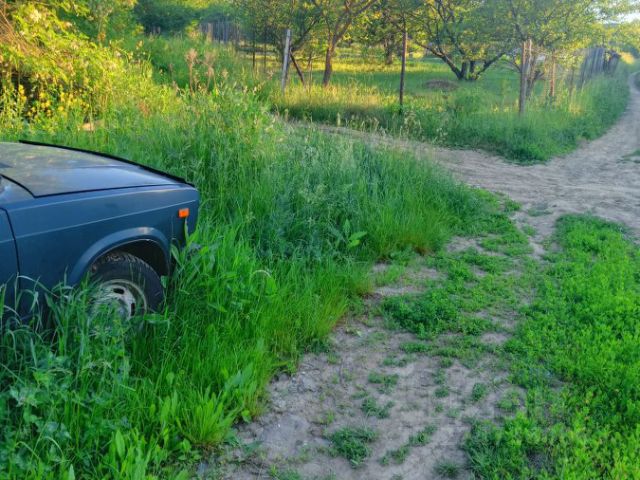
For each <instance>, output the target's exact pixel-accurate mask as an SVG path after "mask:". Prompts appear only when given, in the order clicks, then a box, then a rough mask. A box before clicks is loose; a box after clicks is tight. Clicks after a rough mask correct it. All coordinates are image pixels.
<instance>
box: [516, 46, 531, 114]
mask: <svg viewBox="0 0 640 480" xmlns="http://www.w3.org/2000/svg"><path fill="white" fill-rule="evenodd" d="M530 56H531V40H525V41H523V42H522V58H521V59H520V97H519V98H518V113H519V114H520V115H524V112H525V110H526V102H527V83H528V81H529V80H528V76H529V75H528V74H529V60H530V58H529V57H530Z"/></svg>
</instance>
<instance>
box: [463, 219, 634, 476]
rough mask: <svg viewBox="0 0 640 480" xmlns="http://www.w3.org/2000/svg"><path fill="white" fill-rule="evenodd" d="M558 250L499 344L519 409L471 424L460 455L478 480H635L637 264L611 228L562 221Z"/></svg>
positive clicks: (628, 246)
mask: <svg viewBox="0 0 640 480" xmlns="http://www.w3.org/2000/svg"><path fill="white" fill-rule="evenodd" d="M556 239H557V241H558V243H559V246H560V248H561V250H560V251H559V252H557V253H554V254H553V255H552V256H551V257H550V265H549V266H548V267H547V268H546V269H545V271H544V272H543V274H542V275H541V277H540V279H539V281H538V282H537V290H538V293H537V296H536V299H535V301H534V303H533V304H532V306H531V307H530V308H529V309H528V311H527V313H526V317H525V321H524V323H523V324H522V326H521V328H520V329H519V331H518V333H517V335H516V336H515V338H514V339H513V340H512V341H510V343H509V344H507V346H506V348H507V354H508V358H509V360H510V362H511V363H512V365H513V373H514V379H515V380H516V381H517V382H518V383H519V384H521V385H522V386H524V387H526V388H527V391H528V400H527V405H526V410H525V411H524V412H521V413H519V414H518V415H516V416H515V418H512V419H509V420H507V421H506V422H505V424H504V425H503V426H501V427H496V426H493V425H490V424H478V425H476V426H475V427H474V429H473V432H472V435H471V437H470V439H469V441H468V443H467V449H468V452H469V455H470V458H471V461H472V463H473V467H474V469H475V471H476V473H477V474H478V475H479V476H481V477H483V478H549V477H554V478H555V477H560V478H575V479H590V478H636V477H638V476H639V475H640V467H639V465H640V449H639V447H638V446H639V445H640V441H639V440H640V438H639V435H640V433H639V431H638V428H637V425H638V424H639V420H640V417H639V412H640V392H639V390H638V382H637V379H638V372H639V369H640V348H639V347H638V345H639V343H638V338H639V335H640V330H639V328H640V326H639V324H638V321H637V320H638V312H639V311H640V281H639V278H640V257H639V256H638V247H637V245H636V244H634V243H633V242H632V241H631V240H629V239H628V238H626V236H625V234H624V232H623V230H622V229H621V228H620V227H619V226H617V225H613V224H608V223H605V222H603V221H601V220H597V219H594V218H588V217H567V218H564V219H563V220H562V221H561V222H560V223H559V227H558V233H557V236H556Z"/></svg>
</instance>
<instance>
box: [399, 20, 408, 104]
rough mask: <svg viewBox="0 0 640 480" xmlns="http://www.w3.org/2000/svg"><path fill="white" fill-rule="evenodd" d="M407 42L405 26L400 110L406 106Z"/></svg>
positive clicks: (405, 28)
mask: <svg viewBox="0 0 640 480" xmlns="http://www.w3.org/2000/svg"><path fill="white" fill-rule="evenodd" d="M407 41H408V33H407V27H406V25H405V27H404V31H403V32H402V68H401V69H400V108H402V105H404V77H405V73H406V71H407Z"/></svg>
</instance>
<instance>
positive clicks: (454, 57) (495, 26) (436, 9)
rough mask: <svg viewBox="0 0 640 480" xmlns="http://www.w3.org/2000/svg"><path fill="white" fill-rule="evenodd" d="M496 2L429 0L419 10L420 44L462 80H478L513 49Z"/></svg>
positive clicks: (480, 0) (482, 0) (481, 0)
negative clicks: (500, 19) (500, 18)
mask: <svg viewBox="0 0 640 480" xmlns="http://www.w3.org/2000/svg"><path fill="white" fill-rule="evenodd" d="M495 5H496V2H487V1H484V0H426V1H424V2H423V5H422V7H421V8H420V10H419V11H418V16H419V19H420V22H421V32H420V33H421V34H420V35H419V36H418V37H417V38H418V39H419V42H418V43H419V44H420V45H421V46H422V47H423V48H425V49H426V50H428V51H429V52H430V53H432V54H433V55H435V56H436V57H437V58H439V59H440V60H442V61H443V62H444V63H446V64H447V65H448V67H449V68H450V69H451V71H452V72H453V73H454V74H455V76H456V77H457V78H458V80H469V81H473V80H477V79H478V78H479V77H480V75H482V74H483V73H484V72H485V71H486V70H487V69H488V68H489V67H491V66H492V65H493V64H494V63H495V62H497V61H498V60H499V59H500V58H501V57H502V56H503V55H504V54H505V53H506V52H507V51H508V48H509V44H510V42H509V38H508V32H507V30H506V29H505V28H504V27H503V25H502V23H501V22H497V21H496V18H499V12H498V9H497V8H496V6H495Z"/></svg>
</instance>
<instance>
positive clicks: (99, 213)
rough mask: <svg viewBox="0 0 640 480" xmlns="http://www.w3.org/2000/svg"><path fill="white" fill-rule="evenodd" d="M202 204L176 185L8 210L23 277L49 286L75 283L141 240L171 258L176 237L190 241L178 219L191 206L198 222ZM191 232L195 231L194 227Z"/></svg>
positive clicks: (76, 196)
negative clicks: (122, 248)
mask: <svg viewBox="0 0 640 480" xmlns="http://www.w3.org/2000/svg"><path fill="white" fill-rule="evenodd" d="M197 202H198V197H197V194H196V192H195V190H194V189H193V188H191V187H181V186H178V185H173V186H171V187H165V188H157V187H144V188H138V189H122V190H117V191H115V190H114V191H107V192H92V193H91V194H87V193H83V194H73V195H64V196H56V197H51V198H45V199H35V200H33V201H31V202H26V203H23V204H14V205H11V206H9V207H8V212H9V217H10V219H11V223H12V225H13V231H14V234H15V241H16V245H17V250H18V257H19V258H20V275H21V277H22V278H24V279H32V280H33V281H37V282H39V283H42V284H43V285H44V286H47V287H49V286H53V285H54V284H55V283H57V282H59V281H60V280H61V279H63V278H64V277H65V275H66V281H67V282H68V283H69V284H72V285H73V284H75V283H77V282H78V281H80V279H81V278H82V275H84V273H85V272H86V270H87V268H88V266H89V265H91V263H93V261H95V259H96V258H98V257H99V256H100V255H101V254H103V253H105V252H107V251H109V250H113V249H114V248H116V247H118V246H120V245H123V244H126V243H129V242H132V241H138V240H149V241H153V242H155V243H156V244H158V245H159V246H160V247H161V248H162V250H163V252H165V255H166V258H167V259H168V258H169V250H170V243H171V239H173V240H174V241H175V242H176V243H182V242H184V220H181V219H180V218H178V210H179V209H181V208H189V209H190V210H192V211H193V215H194V216H193V217H192V218H193V219H195V215H197ZM190 217H191V215H190ZM189 228H190V229H191V230H192V226H191V225H189ZM25 281H26V280H25ZM21 287H23V288H29V286H28V285H21Z"/></svg>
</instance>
